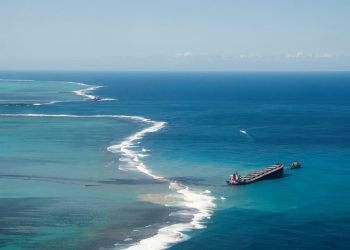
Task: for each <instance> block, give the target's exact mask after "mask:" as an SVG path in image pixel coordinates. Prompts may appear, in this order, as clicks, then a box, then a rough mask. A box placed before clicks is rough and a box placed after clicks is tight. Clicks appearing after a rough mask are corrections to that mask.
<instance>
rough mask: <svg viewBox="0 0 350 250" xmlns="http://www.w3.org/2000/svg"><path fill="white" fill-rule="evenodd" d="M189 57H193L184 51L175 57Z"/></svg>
mask: <svg viewBox="0 0 350 250" xmlns="http://www.w3.org/2000/svg"><path fill="white" fill-rule="evenodd" d="M190 56H193V52H192V51H185V52H182V53H177V54H176V57H190Z"/></svg>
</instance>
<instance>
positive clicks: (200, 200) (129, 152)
mask: <svg viewBox="0 0 350 250" xmlns="http://www.w3.org/2000/svg"><path fill="white" fill-rule="evenodd" d="M0 117H67V118H117V119H129V120H134V121H138V122H142V123H145V124H147V125H148V126H147V127H146V128H144V129H142V130H140V131H138V132H136V133H135V134H133V135H131V136H129V137H127V138H125V139H124V140H123V141H122V142H121V143H120V144H116V145H112V146H109V147H108V148H107V150H108V151H110V152H111V153H114V154H120V155H121V156H122V161H124V162H127V163H128V170H134V171H135V170H137V171H139V172H142V173H144V174H145V175H147V176H149V177H151V178H153V179H155V180H158V181H162V182H167V183H168V184H169V189H170V190H171V191H173V192H175V193H176V194H177V195H178V196H180V197H181V198H182V201H183V202H182V203H181V206H182V207H183V208H184V209H186V211H185V212H186V214H187V215H190V216H192V219H191V220H190V221H188V222H182V223H176V224H172V225H168V226H165V227H162V228H160V229H159V230H158V232H157V234H156V235H154V236H152V237H149V238H146V239H143V240H141V241H139V242H138V243H136V244H133V245H131V246H130V245H129V246H128V247H127V248H126V249H128V250H139V249H140V250H141V249H143V250H144V249H152V250H158V249H165V248H168V247H169V246H171V245H173V244H175V243H178V242H181V241H184V240H186V239H188V238H189V236H187V235H186V234H185V233H184V232H186V231H190V230H194V229H201V228H205V225H203V223H204V222H205V221H206V220H207V219H209V218H210V216H211V215H212V212H213V209H214V207H215V203H214V200H215V197H213V196H211V195H210V193H211V192H210V191H209V190H205V191H201V192H200V191H195V190H191V189H190V188H189V187H188V186H185V185H183V184H181V183H179V182H177V181H174V180H170V179H168V178H165V177H163V176H160V175H158V174H155V173H153V172H152V171H151V170H150V169H149V168H148V167H147V166H146V165H145V163H143V162H142V161H141V160H140V155H139V153H140V152H137V151H135V150H133V148H134V147H135V146H134V144H135V143H137V142H139V141H140V140H141V139H142V138H143V137H144V136H145V135H146V134H148V133H154V132H157V131H159V130H160V129H162V128H163V127H164V126H165V124H166V123H165V122H160V121H153V120H151V119H147V118H144V117H142V116H127V115H68V114H0ZM146 151H148V150H147V149H144V148H143V149H142V150H141V152H146Z"/></svg>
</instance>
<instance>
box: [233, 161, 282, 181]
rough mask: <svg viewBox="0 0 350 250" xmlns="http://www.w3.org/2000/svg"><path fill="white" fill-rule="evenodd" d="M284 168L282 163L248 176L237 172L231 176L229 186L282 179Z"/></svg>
mask: <svg viewBox="0 0 350 250" xmlns="http://www.w3.org/2000/svg"><path fill="white" fill-rule="evenodd" d="M283 173H284V166H283V164H281V163H276V164H273V165H271V166H268V167H266V168H263V169H261V170H257V171H255V172H252V173H250V174H248V175H246V176H243V177H242V176H240V175H239V174H238V173H237V172H235V173H234V174H232V175H230V177H229V179H228V180H227V181H226V183H227V184H228V185H244V184H249V183H252V182H256V181H259V180H265V179H274V178H280V177H282V176H283Z"/></svg>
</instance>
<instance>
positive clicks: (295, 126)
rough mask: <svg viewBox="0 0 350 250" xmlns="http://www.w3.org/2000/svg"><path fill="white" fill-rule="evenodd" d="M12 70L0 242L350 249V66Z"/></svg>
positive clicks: (6, 96) (1, 87) (0, 100)
mask: <svg viewBox="0 0 350 250" xmlns="http://www.w3.org/2000/svg"><path fill="white" fill-rule="evenodd" d="M0 78H1V80H0V248H1V249H11V250H12V249H152V250H153V249H154V250H157V249H165V248H169V249H172V250H177V249H208V250H209V249H236V250H240V249H269V250H270V249H281V248H282V249H350V239H349V235H350V212H349V211H350V199H349V194H350V182H349V180H348V177H349V176H350V168H349V167H348V166H349V162H350V73H348V72H323V73H321V72H288V73H287V72H264V73H263V72H241V73H240V72H235V73H234V72H231V73H229V72H211V73H204V72H192V73H191V72H187V73H185V72H39V71H37V72H29V71H27V72H16V71H11V72H0ZM295 160H298V161H300V162H301V164H302V168H300V169H296V170H289V169H285V174H284V177H283V178H280V179H274V180H264V181H260V182H256V183H254V184H250V185H243V186H228V185H226V182H225V181H226V180H227V178H228V175H230V174H232V173H233V172H234V171H238V172H239V173H240V174H242V175H244V174H247V173H249V172H251V171H254V170H257V169H260V168H263V167H264V166H267V165H271V164H274V163H276V162H283V163H284V164H285V166H288V165H289V164H291V162H293V161H295Z"/></svg>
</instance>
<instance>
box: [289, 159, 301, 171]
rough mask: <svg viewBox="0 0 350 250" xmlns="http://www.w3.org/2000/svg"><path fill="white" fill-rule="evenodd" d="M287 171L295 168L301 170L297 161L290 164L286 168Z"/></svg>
mask: <svg viewBox="0 0 350 250" xmlns="http://www.w3.org/2000/svg"><path fill="white" fill-rule="evenodd" d="M288 168H289V169H297V168H301V164H300V162H298V161H294V162H292V164H291V165H290V166H289V167H288Z"/></svg>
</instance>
